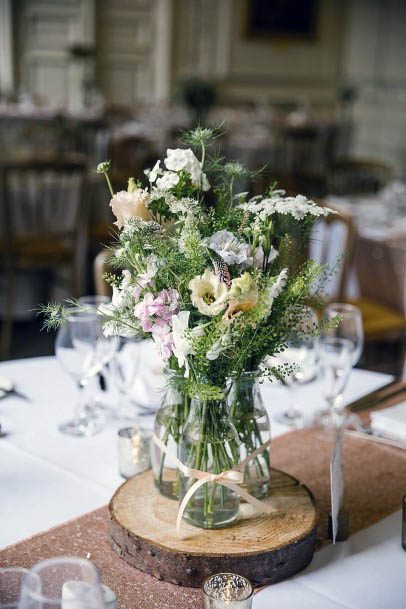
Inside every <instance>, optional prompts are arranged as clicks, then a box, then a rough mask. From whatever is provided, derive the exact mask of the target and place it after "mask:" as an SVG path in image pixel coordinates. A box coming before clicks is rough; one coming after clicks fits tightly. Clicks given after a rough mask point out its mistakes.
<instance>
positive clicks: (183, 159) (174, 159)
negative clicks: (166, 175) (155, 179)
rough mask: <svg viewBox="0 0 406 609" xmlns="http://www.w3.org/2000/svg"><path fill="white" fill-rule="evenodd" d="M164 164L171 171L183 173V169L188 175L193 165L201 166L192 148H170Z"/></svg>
mask: <svg viewBox="0 0 406 609" xmlns="http://www.w3.org/2000/svg"><path fill="white" fill-rule="evenodd" d="M164 164H165V167H166V168H167V169H170V170H171V171H182V169H185V171H187V172H188V173H190V168H191V167H192V166H193V165H199V166H200V163H199V161H198V159H197V157H196V156H195V154H194V152H193V151H192V150H191V149H190V148H175V149H171V148H168V150H167V151H166V159H165V160H164Z"/></svg>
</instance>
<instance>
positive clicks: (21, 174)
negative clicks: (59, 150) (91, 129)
mask: <svg viewBox="0 0 406 609" xmlns="http://www.w3.org/2000/svg"><path fill="white" fill-rule="evenodd" d="M84 175H85V165H84V163H83V162H82V161H78V160H68V159H58V160H55V159H54V160H47V161H44V160H33V159H30V160H26V161H19V162H14V163H7V164H4V165H2V166H1V167H0V178H1V203H2V205H1V206H2V211H3V221H4V223H3V227H4V229H3V235H2V238H3V239H5V240H9V241H10V243H11V244H12V245H15V244H16V243H18V242H23V241H38V240H41V239H44V238H46V239H68V238H70V239H73V238H74V237H75V235H76V233H77V231H78V230H80V227H81V226H82V225H83V223H84V217H83V216H84V210H83V183H84Z"/></svg>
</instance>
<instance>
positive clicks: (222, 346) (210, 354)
mask: <svg viewBox="0 0 406 609" xmlns="http://www.w3.org/2000/svg"><path fill="white" fill-rule="evenodd" d="M230 345H231V326H228V327H227V330H226V331H225V332H224V334H223V335H222V336H220V338H219V339H218V340H216V342H215V343H213V344H212V346H211V347H210V349H209V350H208V351H207V354H206V357H207V359H208V360H210V361H214V360H216V359H217V358H218V357H219V355H221V353H222V352H223V351H225V350H226V349H227V348H228V347H229V346H230Z"/></svg>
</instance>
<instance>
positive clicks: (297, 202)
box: [239, 190, 337, 221]
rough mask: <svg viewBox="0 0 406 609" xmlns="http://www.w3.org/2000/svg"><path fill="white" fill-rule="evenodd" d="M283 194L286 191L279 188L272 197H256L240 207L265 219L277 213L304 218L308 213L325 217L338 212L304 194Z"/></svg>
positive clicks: (298, 218)
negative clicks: (289, 195) (260, 198)
mask: <svg viewBox="0 0 406 609" xmlns="http://www.w3.org/2000/svg"><path fill="white" fill-rule="evenodd" d="M283 195H284V191H279V190H277V191H275V192H273V193H272V195H271V197H268V198H266V199H262V200H258V197H254V198H253V199H251V200H250V201H248V202H247V203H241V204H240V205H239V207H240V208H241V209H243V210H244V211H248V212H250V213H252V214H254V215H258V217H259V218H260V219H261V220H263V221H264V220H266V219H267V218H268V217H269V216H272V215H273V214H276V213H277V214H282V215H291V216H293V217H294V218H295V219H296V220H303V218H305V217H306V216H307V215H311V216H315V217H323V216H324V217H325V216H328V215H329V214H335V213H337V212H336V211H334V210H332V209H330V208H329V207H321V206H320V205H317V204H316V203H315V202H314V201H311V200H310V199H307V198H306V197H305V196H304V195H297V196H296V197H285V196H283Z"/></svg>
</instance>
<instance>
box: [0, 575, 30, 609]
mask: <svg viewBox="0 0 406 609" xmlns="http://www.w3.org/2000/svg"><path fill="white" fill-rule="evenodd" d="M28 574H29V571H28V569H22V568H21V567H9V568H5V569H0V609H18V604H19V602H20V596H21V587H22V582H23V578H24V577H25V576H27V575H28ZM30 585H31V586H32V587H33V589H37V590H38V589H39V582H38V581H35V578H33V581H32V582H31V583H30Z"/></svg>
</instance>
